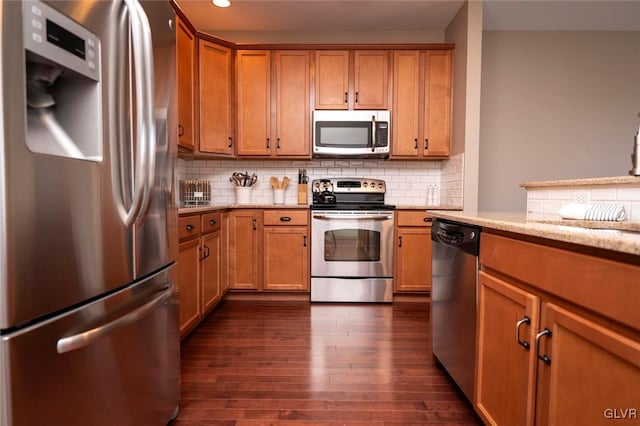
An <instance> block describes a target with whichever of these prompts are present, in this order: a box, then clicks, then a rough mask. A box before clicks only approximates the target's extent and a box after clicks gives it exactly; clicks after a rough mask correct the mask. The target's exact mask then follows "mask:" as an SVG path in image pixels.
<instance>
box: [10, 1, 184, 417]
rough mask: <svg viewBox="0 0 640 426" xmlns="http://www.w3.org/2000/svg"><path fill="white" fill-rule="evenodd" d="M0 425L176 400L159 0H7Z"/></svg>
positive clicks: (171, 63)
mask: <svg viewBox="0 0 640 426" xmlns="http://www.w3.org/2000/svg"><path fill="white" fill-rule="evenodd" d="M0 19H1V36H0V37H1V40H0V48H1V52H2V55H1V63H0V83H1V84H0V97H1V98H2V103H1V105H0V333H1V334H0V425H19V426H23V425H38V426H41V425H61V424H64V425H155V424H166V423H167V422H168V421H169V420H170V419H171V418H172V417H173V416H175V415H176V414H177V407H178V401H179V396H180V388H179V380H180V375H179V374H180V371H179V368H180V367H179V362H180V360H179V356H180V355H179V351H180V343H179V333H178V304H177V294H176V292H175V289H174V284H173V278H174V274H175V272H174V269H175V268H173V266H174V263H175V259H176V258H177V225H176V221H177V210H176V206H175V197H174V186H175V185H174V175H173V165H174V164H173V162H174V158H175V148H174V147H176V146H177V143H176V140H175V138H176V129H177V118H176V108H175V87H176V82H175V78H176V77H175V68H176V67H175V30H174V29H173V20H174V19H175V16H174V13H173V10H172V8H171V6H170V4H169V2H168V1H148V2H144V1H143V2H138V1H137V0H124V1H122V0H113V1H104V0H101V1H98V0H94V1H92V0H86V1H51V2H46V3H45V2H39V1H25V2H18V1H5V2H0Z"/></svg>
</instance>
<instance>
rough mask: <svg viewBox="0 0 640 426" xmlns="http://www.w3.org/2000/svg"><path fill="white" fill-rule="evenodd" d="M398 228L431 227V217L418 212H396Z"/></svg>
mask: <svg viewBox="0 0 640 426" xmlns="http://www.w3.org/2000/svg"><path fill="white" fill-rule="evenodd" d="M397 214H398V226H431V216H430V215H428V214H427V213H425V212H424V211H420V210H398V211H397Z"/></svg>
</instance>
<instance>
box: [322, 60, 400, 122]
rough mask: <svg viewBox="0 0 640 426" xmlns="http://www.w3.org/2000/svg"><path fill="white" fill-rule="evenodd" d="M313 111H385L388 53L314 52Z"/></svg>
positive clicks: (386, 102) (386, 104)
mask: <svg viewBox="0 0 640 426" xmlns="http://www.w3.org/2000/svg"><path fill="white" fill-rule="evenodd" d="M315 73H316V87H315V106H316V109H365V110H366V109H374V110H375V109H387V108H388V92H389V52H388V51H386V50H356V51H349V50H317V51H316V54H315Z"/></svg>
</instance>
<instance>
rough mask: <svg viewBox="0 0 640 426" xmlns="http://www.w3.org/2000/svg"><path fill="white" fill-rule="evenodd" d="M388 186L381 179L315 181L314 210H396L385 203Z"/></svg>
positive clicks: (313, 186) (313, 190)
mask: <svg viewBox="0 0 640 426" xmlns="http://www.w3.org/2000/svg"><path fill="white" fill-rule="evenodd" d="M386 189H387V186H386V184H385V182H384V181H383V180H381V179H370V178H332V179H314V180H313V182H312V183H311V191H312V194H313V204H312V205H311V209H312V210H395V206H392V205H389V204H385V203H384V194H385V192H386Z"/></svg>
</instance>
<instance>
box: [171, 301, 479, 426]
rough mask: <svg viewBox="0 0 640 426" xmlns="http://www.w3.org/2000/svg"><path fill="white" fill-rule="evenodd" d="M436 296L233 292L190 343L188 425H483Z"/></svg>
mask: <svg viewBox="0 0 640 426" xmlns="http://www.w3.org/2000/svg"><path fill="white" fill-rule="evenodd" d="M430 342H431V338H430V327H429V305H428V304H417V303H396V304H393V305H385V304H309V303H306V302H247V301H225V302H223V303H222V304H221V305H219V306H218V307H217V308H216V310H215V311H214V312H213V313H212V314H211V315H210V316H209V317H208V318H207V319H205V320H204V321H203V323H202V324H201V325H200V326H199V327H198V328H197V329H196V330H195V331H194V332H193V333H192V334H191V335H190V336H189V337H188V338H187V339H185V341H184V342H183V344H182V400H181V402H180V414H179V416H178V418H177V419H176V420H175V421H174V422H173V425H175V426H185V425H252V426H257V425H345V424H346V425H369V426H376V425H389V426H391V425H429V424H438V425H442V424H447V425H462V424H464V425H476V424H477V425H480V424H481V422H480V421H479V420H478V417H477V416H476V415H475V413H474V412H473V410H472V408H471V406H470V404H469V403H468V402H466V400H464V399H463V397H462V396H461V393H459V391H458V390H457V388H456V387H455V386H454V385H453V384H452V383H451V382H450V380H449V379H448V378H447V376H446V374H445V373H443V372H442V371H441V370H440V369H439V368H436V367H434V366H433V365H432V355H431V343H430Z"/></svg>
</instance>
